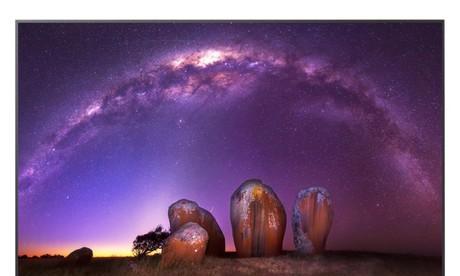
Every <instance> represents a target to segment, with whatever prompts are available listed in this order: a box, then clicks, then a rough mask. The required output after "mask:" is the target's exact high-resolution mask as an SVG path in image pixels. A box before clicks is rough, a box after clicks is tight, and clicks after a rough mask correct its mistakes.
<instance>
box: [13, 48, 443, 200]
mask: <svg viewBox="0 0 460 276" xmlns="http://www.w3.org/2000/svg"><path fill="white" fill-rule="evenodd" d="M270 79H286V80H288V81H289V83H290V87H291V88H292V87H293V88H295V89H296V92H290V91H284V92H282V91H280V93H298V94H299V95H300V96H301V97H302V98H299V101H297V103H296V104H293V105H292V107H290V108H292V109H293V113H294V114H297V115H298V116H308V114H315V115H316V116H321V117H322V118H324V119H326V120H340V121H341V122H344V123H346V124H347V125H349V126H350V127H351V128H356V129H359V131H364V132H366V133H367V135H369V137H373V140H374V141H373V142H374V143H376V146H377V147H381V148H382V151H384V152H386V153H387V154H388V155H389V156H390V157H391V159H392V160H391V161H393V162H395V164H397V167H399V168H400V169H401V171H402V175H403V176H404V178H405V182H407V183H408V184H409V185H411V187H412V190H413V191H414V192H415V193H417V195H418V196H420V197H423V198H424V199H426V200H438V197H439V195H438V194H436V192H435V188H434V187H433V186H435V184H433V181H435V180H433V179H431V177H430V175H428V174H426V173H425V170H424V167H423V166H424V165H423V162H421V161H420V158H419V156H420V155H421V154H423V153H421V150H420V148H419V147H418V146H417V145H418V142H419V137H418V135H419V133H417V132H416V131H415V132H414V131H412V130H411V129H410V128H408V127H407V126H410V125H411V124H410V122H407V121H405V120H403V119H402V118H401V117H400V116H399V115H398V112H397V111H396V110H395V109H394V107H393V106H392V105H391V104H390V103H389V102H387V101H385V99H384V98H382V97H381V96H380V94H379V93H380V92H379V90H378V89H377V88H376V87H375V86H374V85H372V81H370V80H368V79H366V76H363V75H362V74H358V73H357V72H355V71H353V70H351V69H343V68H342V69H339V68H336V67H335V66H334V64H332V63H330V62H328V61H327V60H326V59H325V58H321V57H318V56H314V55H307V56H302V55H298V54H286V53H280V52H277V51H274V50H267V49H262V48H257V47H254V48H251V47H245V48H242V47H237V46H226V47H212V48H202V49H195V50H193V51H185V52H176V53H172V54H170V55H167V56H165V57H164V58H163V59H162V60H160V61H158V62H153V63H152V65H149V66H147V67H146V68H145V69H144V70H143V71H142V72H141V73H140V74H139V75H138V76H137V77H134V78H131V79H129V80H127V81H125V82H123V83H121V84H120V85H119V86H117V87H116V88H115V89H112V90H111V91H109V92H108V93H106V94H105V95H104V96H102V97H99V98H97V99H94V100H93V102H92V103H91V104H90V105H88V106H87V107H86V108H85V109H83V110H80V111H79V112H77V113H76V114H74V116H72V117H71V118H69V119H68V120H67V121H66V122H65V123H63V124H62V127H61V128H59V129H58V130H57V131H55V132H54V133H53V134H52V135H51V136H49V137H47V138H46V140H45V141H43V143H41V146H40V147H39V148H38V149H37V150H36V151H35V153H34V155H33V156H32V157H31V158H30V159H29V160H27V162H26V166H24V167H22V168H20V172H19V191H20V196H21V197H27V196H28V195H29V194H30V193H31V192H33V191H34V190H35V189H37V187H39V186H40V185H41V184H43V183H44V181H45V180H46V179H47V178H48V177H49V176H51V175H52V174H54V173H57V172H58V171H59V170H60V168H62V166H63V165H64V164H65V162H66V161H67V160H68V159H69V158H70V156H71V155H72V154H73V153H74V152H75V151H76V150H78V148H79V147H80V146H81V145H82V144H85V143H88V142H89V141H91V139H92V138H94V137H95V136H96V135H98V133H99V132H100V131H101V129H104V127H106V126H111V125H117V124H121V123H123V122H127V121H129V120H136V119H137V118H138V116H140V115H139V114H144V113H149V112H154V111H155V110H156V109H158V108H160V107H162V106H165V105H178V106H179V107H180V106H184V107H185V106H186V107H187V108H189V107H191V108H192V109H193V108H195V109H199V108H201V107H202V106H203V105H207V106H208V105H211V106H214V107H219V106H221V105H224V104H228V103H229V102H232V101H237V100H238V99H244V98H245V97H248V96H250V95H251V93H254V91H256V90H258V89H257V87H260V86H263V84H264V83H265V82H266V80H270ZM324 86H328V87H330V89H329V90H328V91H330V92H328V93H318V92H316V91H315V87H324ZM259 90H260V89H259ZM291 90H292V89H291ZM322 91H324V90H322ZM345 99H346V100H345Z"/></svg>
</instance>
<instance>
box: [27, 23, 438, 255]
mask: <svg viewBox="0 0 460 276" xmlns="http://www.w3.org/2000/svg"><path fill="white" fill-rule="evenodd" d="M18 35H19V40H18V47H19V50H18V58H19V61H18V62H19V63H18V65H19V72H18V83H19V95H18V100H19V168H18V170H19V171H18V203H19V210H18V215H19V221H18V223H19V238H18V239H19V252H20V253H21V252H24V253H27V252H29V254H30V252H33V254H35V253H36V254H41V253H54V252H57V253H59V252H66V250H69V249H71V248H74V247H78V246H80V245H81V246H89V247H91V248H93V249H94V250H95V253H96V255H98V254H99V255H112V254H129V250H130V246H131V242H132V240H133V238H134V237H135V236H136V235H138V234H140V233H143V232H147V231H148V230H150V229H152V228H153V227H154V226H156V225H157V224H160V223H161V224H163V225H166V226H168V225H169V223H168V220H167V208H168V206H169V205H170V204H171V203H173V202H174V201H176V200H178V199H180V198H188V199H190V200H194V201H196V202H198V203H199V204H200V206H202V207H204V208H206V209H208V210H210V211H211V212H212V213H213V215H214V216H215V217H216V219H217V221H218V223H219V224H220V226H221V228H222V230H223V231H224V234H225V237H226V243H227V250H233V249H234V245H233V240H232V236H231V225H230V219H229V200H230V195H231V193H232V192H233V191H234V190H235V189H236V188H237V187H238V186H239V185H240V184H241V183H242V182H243V181H244V180H245V179H248V178H260V179H262V180H263V181H264V182H265V183H267V184H268V185H270V186H272V187H273V189H274V191H275V192H276V193H277V194H278V196H279V197H280V199H281V200H282V202H283V204H284V206H285V208H286V211H287V213H288V223H287V225H288V227H287V229H286V235H285V239H284V247H285V248H286V249H292V248H293V241H292V230H291V228H290V216H291V213H292V206H293V202H294V199H295V197H296V195H297V192H298V191H299V190H300V189H302V188H306V187H311V186H323V187H325V188H327V189H328V190H329V191H330V193H331V197H332V201H333V204H334V208H335V218H334V222H333V225H332V230H331V234H330V237H329V241H328V245H327V248H328V249H330V250H369V251H378V252H397V253H416V254H429V255H436V254H440V253H441V250H442V187H443V182H442V171H443V167H442V160H443V142H442V141H443V117H442V114H443V113H442V112H443V71H442V68H443V65H442V63H443V52H442V49H443V45H442V25H441V24H440V23H387V24H383V23H354V24H351V23H335V24H333V23H290V24H288V23H258V24H248V23H238V22H232V23H212V24H211V23H208V24H204V23H202V24H200V23H193V24H192V23H174V24H167V23H151V24H147V23H144V24H140V23H138V24H133V23H119V24H108V23H105V24H104V23H98V24H38V23H35V24H26V23H21V24H20V25H19V32H18Z"/></svg>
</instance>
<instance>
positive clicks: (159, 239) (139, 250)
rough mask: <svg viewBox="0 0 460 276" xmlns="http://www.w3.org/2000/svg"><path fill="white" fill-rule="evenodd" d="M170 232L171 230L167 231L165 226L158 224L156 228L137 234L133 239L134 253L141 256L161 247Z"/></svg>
mask: <svg viewBox="0 0 460 276" xmlns="http://www.w3.org/2000/svg"><path fill="white" fill-rule="evenodd" d="M170 234H171V233H170V231H166V230H165V229H164V228H163V226H161V225H158V226H157V227H156V228H155V230H153V231H150V232H148V233H147V234H144V235H139V236H137V237H136V239H135V240H134V241H133V249H132V251H133V255H134V256H136V257H139V258H140V257H143V256H146V255H148V254H149V253H152V252H153V251H155V250H157V249H161V248H162V247H163V245H164V243H165V241H166V239H167V238H168V237H169V235H170Z"/></svg>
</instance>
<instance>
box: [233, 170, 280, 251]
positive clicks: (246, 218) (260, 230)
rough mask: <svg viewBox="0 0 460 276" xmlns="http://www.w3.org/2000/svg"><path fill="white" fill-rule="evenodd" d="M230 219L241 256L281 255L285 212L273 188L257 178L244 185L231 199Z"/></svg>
mask: <svg viewBox="0 0 460 276" xmlns="http://www.w3.org/2000/svg"><path fill="white" fill-rule="evenodd" d="M230 219H231V223H232V230H233V240H234V241H235V247H236V252H237V255H238V256H239V257H268V256H276V255H279V254H281V251H282V245H283V237H284V231H285V230H286V212H285V211H284V207H283V204H282V203H281V201H280V200H279V199H278V197H277V195H276V194H275V192H274V191H273V190H272V188H271V187H270V186H268V185H265V184H263V183H262V181H261V180H258V179H250V180H247V181H245V182H244V183H243V184H241V186H240V187H239V188H238V189H237V190H236V191H235V192H234V193H233V195H232V198H231V202H230Z"/></svg>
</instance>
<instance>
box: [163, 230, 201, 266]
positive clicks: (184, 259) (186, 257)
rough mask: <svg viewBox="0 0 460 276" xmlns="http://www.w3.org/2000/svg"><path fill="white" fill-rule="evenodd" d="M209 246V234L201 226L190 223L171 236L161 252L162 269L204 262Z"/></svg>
mask: <svg viewBox="0 0 460 276" xmlns="http://www.w3.org/2000/svg"><path fill="white" fill-rule="evenodd" d="M207 244H208V233H207V232H206V230H205V229H204V228H203V227H201V226H200V225H199V224H197V223H194V222H188V223H186V224H184V225H182V227H180V228H179V229H178V230H177V231H175V232H174V233H172V234H171V236H169V237H168V239H167V240H166V242H165V245H164V246H163V249H162V252H161V262H160V267H161V268H168V267H173V266H178V265H184V264H198V263H201V262H202V261H203V258H204V255H205V253H206V246H207Z"/></svg>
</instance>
